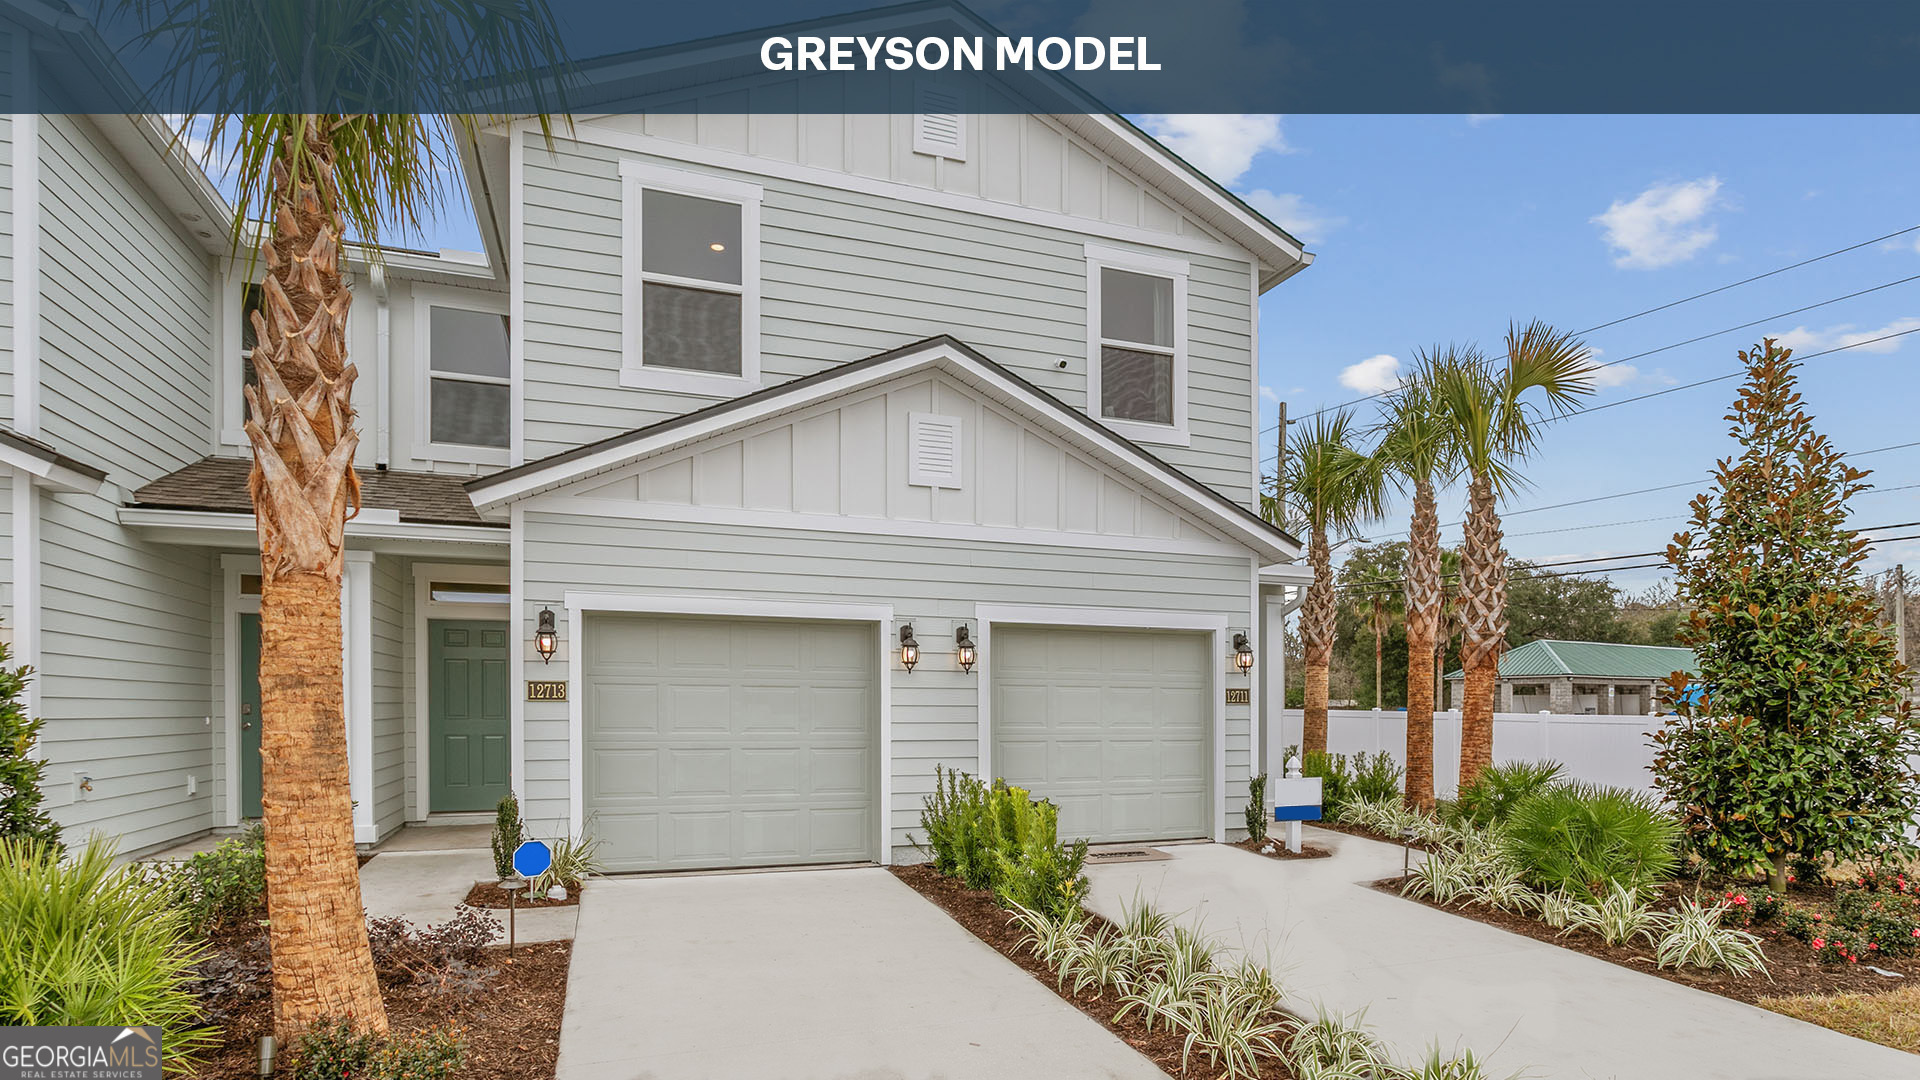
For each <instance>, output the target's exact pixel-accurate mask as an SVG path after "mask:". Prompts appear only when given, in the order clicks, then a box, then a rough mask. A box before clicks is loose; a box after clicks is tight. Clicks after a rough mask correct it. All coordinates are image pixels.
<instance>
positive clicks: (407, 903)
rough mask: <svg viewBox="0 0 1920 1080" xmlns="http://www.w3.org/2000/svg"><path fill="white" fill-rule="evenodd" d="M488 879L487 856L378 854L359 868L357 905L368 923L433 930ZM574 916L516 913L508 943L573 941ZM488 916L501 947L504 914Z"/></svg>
mask: <svg viewBox="0 0 1920 1080" xmlns="http://www.w3.org/2000/svg"><path fill="white" fill-rule="evenodd" d="M492 878H493V855H492V854H491V853H489V852H487V851H388V852H382V853H381V854H379V855H375V856H374V857H373V858H371V859H369V860H367V863H366V865H364V866H362V867H361V868H360V902H361V903H363V904H365V905H366V908H367V916H368V917H369V918H392V917H395V916H398V917H400V918H403V919H406V920H408V921H409V922H411V923H413V924H414V925H416V926H437V925H439V924H441V923H444V922H446V921H447V920H449V919H451V918H453V915H454V910H455V909H456V908H458V907H459V906H460V903H461V901H463V900H465V899H466V897H467V891H468V890H470V889H472V888H473V883H474V882H476V881H483V880H491V879H492ZM599 887H600V883H599V882H597V881H596V882H590V883H589V884H588V885H587V888H586V894H587V895H589V896H590V895H592V894H593V891H594V890H595V889H597V888H599ZM579 913H580V909H579V908H578V907H577V906H568V907H550V908H534V909H529V910H526V911H521V912H518V913H516V914H515V916H514V922H515V934H514V938H515V940H516V941H518V942H523V943H524V942H535V941H564V940H566V939H568V938H571V937H572V936H573V930H574V926H575V924H576V923H577V921H578V919H579ZM488 914H490V915H494V916H497V917H498V918H499V920H500V941H501V943H502V944H505V943H506V940H507V937H506V934H507V930H506V927H507V913H506V912H504V911H490V912H488Z"/></svg>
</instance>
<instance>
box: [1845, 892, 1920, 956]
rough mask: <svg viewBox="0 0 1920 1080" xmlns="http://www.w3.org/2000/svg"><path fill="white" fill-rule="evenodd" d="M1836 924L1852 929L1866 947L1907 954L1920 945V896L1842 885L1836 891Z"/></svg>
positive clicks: (1898, 954) (1885, 952) (1902, 954)
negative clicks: (1848, 887)
mask: <svg viewBox="0 0 1920 1080" xmlns="http://www.w3.org/2000/svg"><path fill="white" fill-rule="evenodd" d="M1833 925H1834V926H1836V927H1838V928H1840V929H1842V930H1847V931H1851V932H1852V934H1853V935H1854V936H1857V937H1858V938H1859V939H1860V944H1861V947H1862V948H1865V947H1867V946H1869V945H1871V946H1872V947H1873V948H1872V949H1871V950H1870V951H1873V952H1879V953H1884V954H1886V955H1889V956H1907V955H1909V954H1911V953H1913V952H1914V951H1915V947H1916V946H1920V897H1913V896H1908V895H1903V894H1900V893H1887V892H1869V891H1867V890H1865V889H1842V890H1840V891H1839V892H1838V893H1837V894H1835V895H1834V901H1833Z"/></svg>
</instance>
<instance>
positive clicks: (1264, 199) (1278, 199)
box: [1245, 188, 1347, 244]
mask: <svg viewBox="0 0 1920 1080" xmlns="http://www.w3.org/2000/svg"><path fill="white" fill-rule="evenodd" d="M1245 198H1246V200H1247V205H1248V206H1251V207H1253V208H1254V209H1255V210H1258V211H1260V212H1261V213H1262V214H1265V215H1267V218H1268V219H1269V220H1270V221H1272V222H1273V223H1274V224H1276V225H1279V226H1280V227H1281V228H1283V229H1285V230H1287V231H1288V232H1290V233H1292V234H1293V235H1294V236H1296V237H1298V238H1299V239H1301V240H1302V241H1304V242H1306V243H1309V244H1317V243H1319V242H1320V241H1322V240H1324V239H1326V237H1327V234H1328V233H1330V232H1332V231H1333V230H1335V229H1337V228H1339V227H1340V226H1342V225H1345V224H1346V223H1347V219H1346V218H1343V217H1341V216H1340V215H1338V214H1335V213H1330V212H1329V211H1326V210H1323V209H1321V208H1320V207H1318V206H1315V205H1313V204H1312V203H1310V202H1308V201H1307V200H1306V199H1305V198H1303V197H1302V196H1299V195H1294V194H1290V193H1288V194H1279V195H1276V194H1274V193H1273V192H1271V191H1267V190H1266V189H1264V188H1263V189H1261V190H1259V191H1249V192H1247V193H1246V195H1245Z"/></svg>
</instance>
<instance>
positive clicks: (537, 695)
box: [527, 679, 567, 701]
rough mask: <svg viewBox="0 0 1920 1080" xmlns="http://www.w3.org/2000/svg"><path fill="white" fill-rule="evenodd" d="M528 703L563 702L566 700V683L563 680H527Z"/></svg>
mask: <svg viewBox="0 0 1920 1080" xmlns="http://www.w3.org/2000/svg"><path fill="white" fill-rule="evenodd" d="M527 700H528V701H565V700H567V681H566V680H565V679H551V680H548V679H528V680H527Z"/></svg>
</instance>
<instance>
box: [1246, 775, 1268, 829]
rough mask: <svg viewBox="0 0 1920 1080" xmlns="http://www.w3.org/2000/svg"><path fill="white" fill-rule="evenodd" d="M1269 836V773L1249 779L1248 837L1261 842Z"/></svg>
mask: <svg viewBox="0 0 1920 1080" xmlns="http://www.w3.org/2000/svg"><path fill="white" fill-rule="evenodd" d="M1266 838H1267V774H1266V773H1261V774H1260V775H1258V776H1255V777H1250V778H1249V779H1248V780H1247V839H1249V840H1251V841H1253V842H1254V843H1256V844H1257V843H1259V842H1260V841H1262V840H1265V839H1266Z"/></svg>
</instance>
